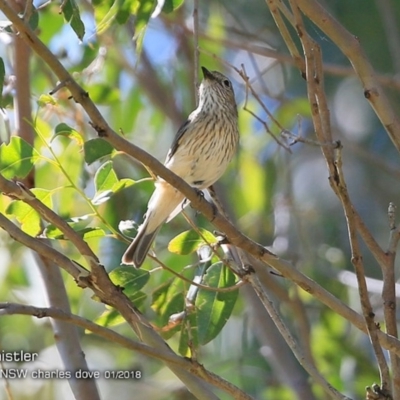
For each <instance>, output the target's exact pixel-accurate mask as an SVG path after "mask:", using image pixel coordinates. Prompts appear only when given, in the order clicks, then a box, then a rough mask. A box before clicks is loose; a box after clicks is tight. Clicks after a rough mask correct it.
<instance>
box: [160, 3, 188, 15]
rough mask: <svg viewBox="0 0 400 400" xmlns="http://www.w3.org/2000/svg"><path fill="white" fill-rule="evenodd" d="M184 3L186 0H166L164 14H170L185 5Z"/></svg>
mask: <svg viewBox="0 0 400 400" xmlns="http://www.w3.org/2000/svg"><path fill="white" fill-rule="evenodd" d="M183 2H184V0H165V3H164V6H163V9H162V12H163V13H165V14H169V13H171V12H173V11H175V10H177V9H178V8H179V7H180V6H181V5H182V4H183Z"/></svg>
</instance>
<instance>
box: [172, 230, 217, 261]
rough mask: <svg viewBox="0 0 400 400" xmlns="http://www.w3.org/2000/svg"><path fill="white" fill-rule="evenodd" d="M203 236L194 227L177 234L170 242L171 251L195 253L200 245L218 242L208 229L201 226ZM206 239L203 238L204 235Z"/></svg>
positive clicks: (182, 253)
mask: <svg viewBox="0 0 400 400" xmlns="http://www.w3.org/2000/svg"><path fill="white" fill-rule="evenodd" d="M199 231H200V233H201V236H200V235H199V234H198V233H197V232H196V231H195V230H193V229H191V230H189V231H185V232H182V233H180V234H179V235H178V236H175V237H174V238H173V239H172V240H171V241H170V242H169V244H168V250H169V251H170V252H171V253H175V254H181V255H186V254H190V253H193V252H194V251H196V250H197V249H198V248H199V247H200V246H202V245H204V244H207V242H208V243H210V244H213V243H217V238H216V237H215V236H214V235H213V234H212V233H211V232H210V231H207V230H206V229H203V228H199ZM202 236H203V237H204V239H205V240H204V239H203V237H202Z"/></svg>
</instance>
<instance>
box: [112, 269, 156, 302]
mask: <svg viewBox="0 0 400 400" xmlns="http://www.w3.org/2000/svg"><path fill="white" fill-rule="evenodd" d="M109 276H110V279H111V281H112V283H114V285H118V286H121V287H123V288H124V294H125V295H126V296H128V297H129V298H132V297H133V296H135V295H136V293H137V292H139V290H140V289H141V288H142V287H143V286H144V285H145V284H146V283H147V282H148V280H149V278H150V274H149V272H148V271H145V270H143V269H136V268H132V267H118V268H116V269H114V270H112V271H111V272H110V275H109Z"/></svg>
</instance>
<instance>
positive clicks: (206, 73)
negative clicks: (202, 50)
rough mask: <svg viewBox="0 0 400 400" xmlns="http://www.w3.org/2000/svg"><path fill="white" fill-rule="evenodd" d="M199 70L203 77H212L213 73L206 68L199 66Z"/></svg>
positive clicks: (209, 78)
mask: <svg viewBox="0 0 400 400" xmlns="http://www.w3.org/2000/svg"><path fill="white" fill-rule="evenodd" d="M201 70H202V71H203V76H204V79H208V80H211V79H214V75H213V74H212V73H211V72H210V71H209V70H208V69H207V68H205V67H201Z"/></svg>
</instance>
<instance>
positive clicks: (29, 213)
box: [6, 188, 52, 236]
mask: <svg viewBox="0 0 400 400" xmlns="http://www.w3.org/2000/svg"><path fill="white" fill-rule="evenodd" d="M32 193H34V195H35V196H36V198H37V199H38V200H40V201H41V202H42V203H44V204H45V205H46V206H47V207H49V208H52V198H51V195H52V192H51V191H49V190H45V189H39V188H34V189H32ZM6 213H7V215H12V216H13V217H15V218H16V219H17V221H18V222H19V223H20V224H21V229H22V230H23V231H24V232H25V233H27V234H28V235H31V236H36V235H38V234H39V232H40V231H41V229H42V227H41V224H40V221H41V218H40V215H39V214H38V212H37V211H36V210H35V209H33V208H32V207H31V206H30V205H28V204H26V203H24V202H23V201H22V200H14V201H12V202H11V203H10V205H9V206H8V207H7V209H6Z"/></svg>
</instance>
